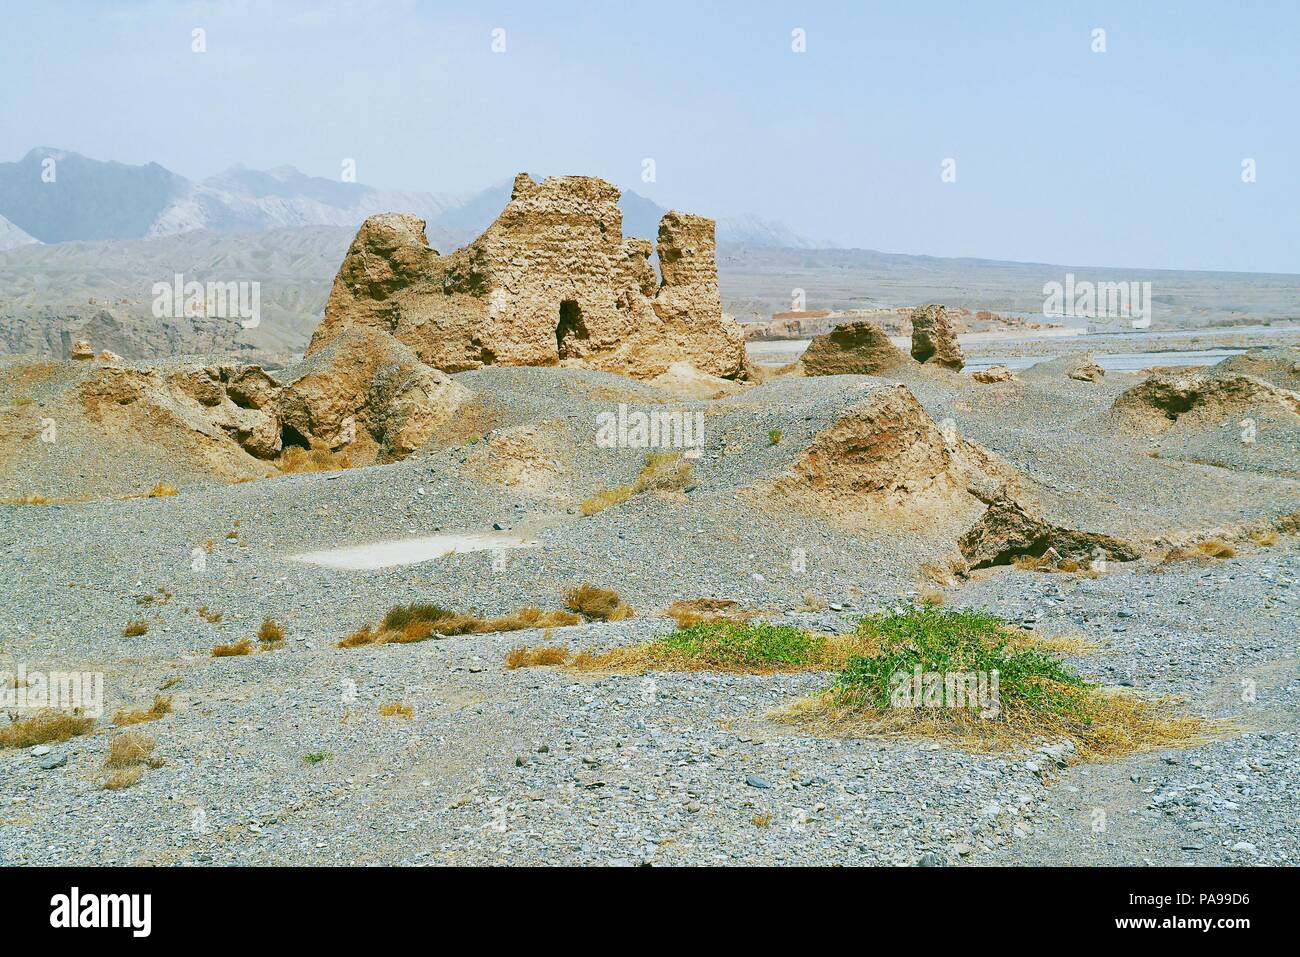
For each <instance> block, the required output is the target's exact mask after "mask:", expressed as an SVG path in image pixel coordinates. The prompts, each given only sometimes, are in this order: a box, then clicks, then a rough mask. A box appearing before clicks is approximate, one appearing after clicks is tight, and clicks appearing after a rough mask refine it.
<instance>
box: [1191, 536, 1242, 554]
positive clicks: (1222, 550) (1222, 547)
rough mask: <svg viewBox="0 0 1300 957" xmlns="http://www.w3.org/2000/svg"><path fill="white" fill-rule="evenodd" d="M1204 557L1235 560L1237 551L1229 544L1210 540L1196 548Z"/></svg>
mask: <svg viewBox="0 0 1300 957" xmlns="http://www.w3.org/2000/svg"><path fill="white" fill-rule="evenodd" d="M1196 547H1197V548H1198V549H1199V550H1200V552H1201V554H1202V555H1208V556H1209V557H1210V558H1235V557H1236V556H1237V551H1236V549H1234V548H1233V547H1232V546H1231V545H1229V544H1228V543H1227V542H1222V541H1219V539H1217V538H1208V539H1206V540H1205V541H1203V542H1200V543H1199V544H1198V545H1197V546H1196Z"/></svg>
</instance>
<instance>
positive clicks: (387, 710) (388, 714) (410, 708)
mask: <svg viewBox="0 0 1300 957" xmlns="http://www.w3.org/2000/svg"><path fill="white" fill-rule="evenodd" d="M379 715H380V717H383V718H414V717H415V706H414V705H409V704H407V703H406V702H405V701H394V702H392V703H391V704H381V705H380V706H379Z"/></svg>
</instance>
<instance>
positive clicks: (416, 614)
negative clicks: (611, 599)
mask: <svg viewBox="0 0 1300 957" xmlns="http://www.w3.org/2000/svg"><path fill="white" fill-rule="evenodd" d="M581 623H582V619H581V618H580V617H579V616H578V615H574V614H571V613H570V612H567V611H543V610H542V609H540V608H536V607H533V606H531V605H529V606H525V607H524V608H520V609H518V610H517V611H513V612H510V613H509V614H506V615H500V616H498V617H496V618H480V617H479V616H478V615H473V614H462V613H459V612H454V611H449V610H448V609H446V608H443V607H442V606H441V605H428V604H411V605H396V606H394V607H393V608H390V609H389V610H388V613H387V614H386V615H384V620H383V621H382V622H380V624H379V627H378V628H372V627H371V626H370V625H366V626H364V627H362V628H359V629H357V630H356V631H354V632H353V633H352V634H350V635H348V636H347V637H346V638H343V639H342V640H340V641H339V642H338V647H340V648H360V647H363V646H365V645H403V644H410V643H412V642H417V641H426V640H428V639H430V638H446V637H449V636H452V635H484V634H492V633H495V632H505V631H523V630H524V629H528V628H559V627H564V626H565V625H577V624H581Z"/></svg>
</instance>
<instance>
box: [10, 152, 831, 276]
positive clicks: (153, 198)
mask: <svg viewBox="0 0 1300 957" xmlns="http://www.w3.org/2000/svg"><path fill="white" fill-rule="evenodd" d="M47 171H49V172H48V173H47ZM50 176H52V178H53V181H49V179H50ZM509 199H510V184H509V183H508V182H505V183H498V184H496V185H493V186H489V187H488V188H486V189H484V190H480V191H479V192H477V193H473V194H471V195H468V196H452V195H446V194H439V193H428V192H419V191H405V190H382V189H376V188H374V187H371V186H366V185H364V184H361V183H347V182H342V181H340V180H334V179H326V178H324V177H320V176H308V175H306V174H305V173H302V172H300V171H299V170H297V169H295V168H294V167H292V166H280V167H277V168H275V169H271V170H254V169H249V168H247V167H245V166H242V165H236V166H233V167H231V168H230V169H228V170H226V171H224V172H222V173H218V174H217V175H215V176H210V177H208V178H207V179H204V180H201V181H198V182H195V181H192V180H189V179H186V178H185V177H184V176H181V175H179V174H177V173H173V172H171V171H170V170H168V169H166V168H165V167H163V166H160V165H158V164H157V163H148V164H146V165H143V166H131V165H128V164H124V163H117V162H111V161H108V162H106V161H102V160H96V159H91V158H89V157H86V156H82V155H80V154H79V153H74V152H71V151H69V150H58V149H51V148H49V147H37V148H36V149H33V150H31V151H30V152H29V153H28V154H27V155H26V156H24V157H23V158H22V159H21V160H19V161H18V162H16V163H0V249H6V248H13V247H15V246H18V245H23V244H25V243H28V242H30V241H33V240H34V241H39V242H43V243H60V242H69V241H74V240H96V239H144V238H150V237H159V236H174V235H178V234H181V233H188V232H194V231H196V230H209V231H211V232H214V233H224V234H231V233H256V232H264V231H266V230H270V229H285V228H294V227H300V226H343V227H348V228H354V229H355V228H356V227H357V226H359V225H360V224H361V222H362V221H364V220H365V219H366V217H368V216H372V215H374V214H375V213H385V212H410V213H415V214H416V215H417V216H420V217H421V218H423V219H424V220H425V221H426V222H427V223H428V224H429V225H430V226H431V227H437V228H438V229H439V230H441V231H442V233H443V235H444V236H448V235H450V236H454V237H457V238H459V237H460V236H462V235H463V236H464V238H465V241H468V240H469V239H472V238H473V237H474V236H477V235H478V234H479V233H481V232H482V231H483V230H484V229H486V228H487V227H488V226H489V225H490V224H491V223H492V221H493V220H494V219H496V217H497V215H498V214H499V213H500V212H501V210H502V209H503V208H504V207H505V205H506V203H507V202H508V201H509ZM619 205H620V207H621V208H622V210H623V217H624V234H625V235H628V236H639V237H642V238H646V239H654V238H655V237H656V235H657V233H658V228H659V220H660V218H661V217H662V216H663V214H664V213H665V212H667V210H666V209H664V208H663V207H662V206H659V205H658V204H657V203H655V202H654V201H653V200H650V199H647V198H646V197H644V196H641V195H640V194H638V193H635V192H633V191H632V190H625V191H624V192H623V198H622V200H621V202H620V204H619ZM718 241H719V242H723V243H739V244H747V245H753V246H786V247H790V248H801V249H807V248H819V244H817V243H814V242H812V241H810V240H808V239H806V238H805V237H803V236H800V235H799V234H798V233H796V232H795V231H794V230H792V229H790V228H789V227H788V226H786V225H785V224H783V223H779V222H774V221H771V220H765V219H762V218H760V217H757V216H742V217H734V218H730V219H728V218H724V219H721V220H719V221H718ZM826 245H828V244H821V246H822V247H824V246H826ZM444 251H445V250H444Z"/></svg>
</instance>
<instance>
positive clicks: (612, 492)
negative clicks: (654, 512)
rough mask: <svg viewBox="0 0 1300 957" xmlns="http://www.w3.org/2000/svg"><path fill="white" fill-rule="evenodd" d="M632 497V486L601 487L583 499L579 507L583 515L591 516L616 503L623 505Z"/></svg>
mask: <svg viewBox="0 0 1300 957" xmlns="http://www.w3.org/2000/svg"><path fill="white" fill-rule="evenodd" d="M631 497H632V486H630V485H615V486H614V487H613V488H603V489H600V490H599V491H597V492H596V493H595V494H594V495H592V496H591V497H590V498H586V499H583V501H582V504H581V505H580V506H579V507H578V508H579V511H581V512H582V514H583V515H587V516H591V515H595V514H596V513H597V512H603V511H605V509H607V508H612V507H613V506H615V505H622V504H623V503H624V502H626V501H627V500H628V499H630V498H631Z"/></svg>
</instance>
